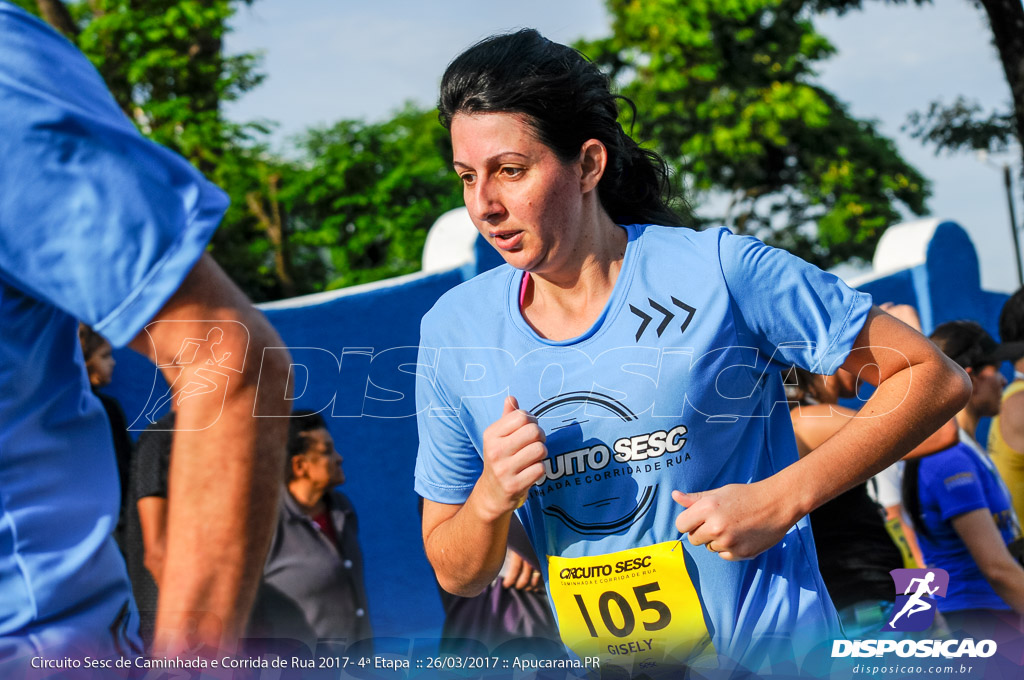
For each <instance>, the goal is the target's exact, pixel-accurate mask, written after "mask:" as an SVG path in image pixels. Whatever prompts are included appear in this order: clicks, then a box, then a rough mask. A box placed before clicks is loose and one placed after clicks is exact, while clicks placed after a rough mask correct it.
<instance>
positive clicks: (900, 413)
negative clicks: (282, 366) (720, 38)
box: [416, 30, 969, 674]
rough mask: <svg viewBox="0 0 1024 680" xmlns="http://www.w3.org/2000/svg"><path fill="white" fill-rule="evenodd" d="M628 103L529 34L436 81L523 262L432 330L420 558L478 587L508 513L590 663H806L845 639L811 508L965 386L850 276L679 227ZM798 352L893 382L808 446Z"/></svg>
mask: <svg viewBox="0 0 1024 680" xmlns="http://www.w3.org/2000/svg"><path fill="white" fill-rule="evenodd" d="M618 99H620V98H619V97H617V96H616V95H613V94H612V93H611V92H610V91H609V86H608V79H607V78H606V77H605V76H604V75H603V74H602V73H601V72H600V71H599V70H598V69H597V68H596V67H595V66H594V65H593V64H592V63H590V62H589V61H587V60H586V59H585V58H584V57H583V56H582V55H581V54H579V53H578V52H576V51H575V50H573V49H571V48H569V47H566V46H564V45H559V44H556V43H553V42H551V41H549V40H547V39H545V38H543V37H542V36H541V35H540V34H538V33H537V32H536V31H533V30H523V31H519V32H517V33H513V34H509V35H499V36H494V37H491V38H488V39H486V40H484V41H483V42H481V43H479V44H477V45H476V46H474V47H472V48H470V49H469V50H467V51H466V52H465V53H463V54H462V55H460V56H459V57H458V58H456V59H455V61H453V62H452V63H451V64H450V65H449V67H448V69H447V71H446V72H445V75H444V77H443V80H442V84H441V95H440V116H441V121H442V123H443V124H444V125H445V126H446V127H448V128H449V130H450V131H451V135H452V144H453V150H454V167H455V171H456V172H457V173H458V174H459V176H460V177H461V178H462V182H463V187H464V196H465V201H466V207H467V208H468V210H469V214H470V216H471V217H472V219H473V222H474V224H475V225H476V227H477V229H478V230H479V231H480V233H481V234H482V235H483V237H484V238H486V239H487V240H488V241H489V242H490V243H491V244H492V245H493V246H494V247H495V248H497V249H498V251H499V252H500V253H501V255H502V257H503V258H504V259H505V262H506V263H507V266H501V267H498V268H496V269H493V270H491V271H489V272H487V273H485V274H482V275H481V276H478V277H476V278H475V279H473V280H472V281H469V282H467V283H465V284H463V285H461V286H459V287H457V288H456V289H454V290H452V291H450V292H449V293H448V294H446V295H445V296H443V297H442V298H441V299H440V300H439V301H438V302H437V304H436V305H435V306H434V308H433V309H432V310H431V311H430V312H429V313H428V314H427V315H426V316H425V317H424V319H423V322H422V329H421V330H422V337H421V348H420V359H419V364H420V367H419V369H418V379H417V399H418V411H419V413H420V417H419V439H420V444H419V446H420V448H419V456H418V459H417V465H416V490H417V492H418V493H419V494H420V495H421V496H423V497H424V498H425V499H426V502H425V505H424V515H423V537H424V543H425V548H426V552H427V556H428V558H429V559H430V561H431V563H432V564H433V566H434V568H435V571H436V573H437V577H438V579H439V581H440V583H441V584H442V586H443V587H444V588H445V589H446V590H448V591H449V592H452V593H456V594H459V595H467V596H468V595H473V594H476V593H477V592H479V591H480V590H481V589H482V588H483V587H485V586H486V585H487V584H488V583H490V582H491V580H492V579H493V578H494V576H495V575H496V574H497V573H498V570H499V569H500V568H501V564H502V561H503V560H504V557H505V549H506V544H507V540H508V535H509V526H510V522H511V519H512V516H513V514H515V515H516V516H517V517H518V519H519V520H520V521H521V522H522V524H523V525H524V527H525V529H526V534H527V535H528V537H529V540H530V542H531V544H532V547H533V549H534V551H535V552H536V554H537V555H538V557H539V559H540V561H541V565H542V567H543V569H544V570H545V575H546V579H545V582H546V585H547V588H548V595H549V597H550V599H551V602H552V605H553V609H554V611H555V615H556V617H557V619H558V624H559V630H560V633H561V635H562V639H563V641H564V642H565V643H566V644H567V646H569V647H570V649H572V650H573V651H574V652H575V653H576V654H577V655H579V656H580V657H599V658H601V659H602V663H603V664H607V663H615V664H617V665H619V666H623V667H626V668H627V670H629V671H631V672H633V673H640V672H643V673H647V674H652V673H656V672H658V671H659V670H660V669H662V668H671V667H673V666H678V665H679V664H688V665H691V664H692V665H700V664H702V663H703V662H704V659H705V658H707V657H710V656H711V655H717V656H718V657H719V661H718V663H719V664H725V665H729V664H735V663H741V664H742V665H743V666H745V667H746V668H751V669H757V668H759V667H761V666H762V665H763V664H765V663H766V660H767V655H768V652H769V650H770V649H774V650H776V651H777V652H778V653H780V654H784V655H791V656H789V657H788V658H795V657H796V658H799V657H800V656H802V655H803V654H804V653H805V652H807V651H808V650H809V649H810V648H811V647H813V646H815V645H827V644H831V643H830V642H828V639H830V638H831V637H835V636H839V635H840V630H839V623H838V619H837V616H836V612H835V609H834V607H833V606H832V604H831V601H830V600H829V598H828V595H827V592H826V590H825V586H824V584H823V583H822V580H821V576H820V574H819V572H818V568H817V563H816V560H815V557H814V545H813V539H812V538H811V532H810V527H809V525H808V522H807V520H806V519H805V515H806V514H807V513H808V512H809V511H811V510H812V509H814V508H816V507H817V506H819V505H820V504H822V503H823V502H825V501H826V500H828V499H829V498H831V497H833V496H835V495H837V494H839V493H841V492H843V491H845V490H846V489H849V488H851V487H852V486H854V485H855V484H858V483H860V482H861V481H863V480H864V479H866V478H867V477H869V476H871V475H872V474H874V473H876V472H877V471H879V470H881V469H882V468H885V467H886V466H888V465H889V464H890V463H892V462H893V461H895V460H896V459H897V458H899V457H900V455H901V454H903V453H905V452H906V451H908V450H909V449H910V448H911V447H912V446H913V445H914V444H916V443H917V442H918V441H920V440H921V439H923V438H924V436H925V435H927V434H928V433H930V432H932V431H934V430H936V429H938V427H939V426H940V425H941V424H942V423H944V422H945V421H946V420H948V419H949V418H950V417H952V415H953V414H954V413H955V412H956V411H957V409H959V408H960V406H962V404H963V402H964V401H965V400H966V398H967V395H968V392H969V386H968V384H967V382H966V378H965V376H964V375H963V373H962V372H961V371H960V370H959V369H957V368H956V366H954V365H953V364H952V363H951V362H949V361H948V360H947V359H946V358H945V357H944V356H942V354H941V353H940V352H938V351H937V350H936V349H935V348H934V347H933V346H932V345H931V344H930V343H929V342H928V341H927V340H926V339H925V338H923V337H921V336H920V335H918V334H916V333H914V332H913V331H912V330H910V329H909V328H907V327H906V326H904V325H903V324H901V323H899V322H897V321H896V320H895V319H893V318H891V317H890V316H888V315H886V314H884V313H881V312H880V311H878V310H876V309H873V308H872V305H871V300H870V298H869V296H867V295H865V294H862V293H859V292H857V291H854V290H851V289H850V288H848V287H846V286H845V285H843V283H842V282H841V281H839V280H838V279H837V278H836V277H834V276H832V275H830V274H827V273H825V272H822V271H820V270H818V269H816V268H815V267H812V266H810V265H808V264H806V263H805V262H803V261H802V260H800V259H798V258H796V257H794V256H792V255H789V254H788V253H786V252H784V251H780V250H775V249H772V248H769V247H767V246H765V245H763V244H762V243H761V242H759V241H757V240H756V239H754V238H751V237H740V236H733V235H731V234H730V233H729V232H728V231H726V230H724V229H715V230H709V231H704V232H696V231H693V230H690V229H685V228H680V227H679V226H678V225H679V224H680V220H679V219H678V218H677V217H676V216H675V214H674V213H673V212H672V210H670V209H669V207H668V206H667V204H666V202H665V199H664V192H663V189H664V187H665V186H666V184H667V180H666V170H665V164H664V162H663V161H662V160H661V159H660V158H659V157H658V156H657V155H655V154H654V153H652V152H650V151H648V150H645V149H642V148H640V147H639V146H638V145H637V144H636V143H635V142H634V141H633V140H632V139H630V137H629V136H628V135H626V134H625V133H624V132H623V130H622V128H621V127H620V126H619V124H618V122H617V121H616V118H617V115H618V107H617V100H618ZM885 347H899V348H900V350H901V351H900V352H895V351H887V350H885V349H884V348H885ZM790 364H797V365H800V366H803V367H805V368H808V369H809V370H812V371H813V372H816V373H831V372H833V371H835V369H836V368H838V367H839V366H843V367H844V368H846V369H847V370H849V371H851V372H852V373H854V374H860V376H861V377H862V378H865V379H868V380H869V381H870V382H873V383H876V384H878V389H877V390H876V393H875V395H874V396H873V397H872V399H870V400H869V401H868V402H867V404H866V405H865V407H864V409H863V410H862V415H864V416H866V417H863V418H854V419H852V420H851V421H850V423H849V425H847V426H846V427H844V428H843V429H842V431H841V432H840V433H838V434H837V435H836V436H835V437H833V438H832V439H831V440H829V441H828V442H826V443H825V444H823V445H822V446H820V447H818V449H817V450H815V451H814V452H813V453H812V454H811V455H808V456H806V457H805V458H803V459H800V460H798V456H797V452H796V446H795V443H794V438H793V430H792V425H791V424H790V420H789V413H788V408H786V405H785V401H786V399H785V395H784V392H783V385H782V380H781V378H780V377H779V372H780V371H781V370H783V369H785V368H787V367H788V366H789V365H790ZM911 373H912V374H913V381H911V379H910V378H911ZM875 416H878V417H875ZM681 535H682V536H685V537H686V539H687V540H685V541H682V540H680V539H681V538H682V536H681ZM776 651H773V652H772V654H773V656H774V655H775V653H776ZM792 655H795V657H794V656H792ZM775 658H778V657H775ZM602 668H604V666H602Z"/></svg>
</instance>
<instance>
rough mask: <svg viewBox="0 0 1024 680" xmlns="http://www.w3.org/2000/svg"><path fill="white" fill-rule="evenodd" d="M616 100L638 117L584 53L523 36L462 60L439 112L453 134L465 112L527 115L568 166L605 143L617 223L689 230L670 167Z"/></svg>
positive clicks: (605, 180)
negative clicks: (626, 126)
mask: <svg viewBox="0 0 1024 680" xmlns="http://www.w3.org/2000/svg"><path fill="white" fill-rule="evenodd" d="M616 100H622V101H624V102H625V103H626V104H627V105H628V106H629V107H630V108H631V109H632V110H633V114H634V116H633V117H634V119H635V118H636V106H635V105H634V104H633V102H632V101H630V100H629V99H627V98H626V97H623V96H621V95H614V94H612V93H611V91H610V90H609V84H608V77H607V76H606V75H604V74H603V73H601V71H600V70H599V69H598V68H597V66H595V65H594V64H593V63H592V62H590V61H589V60H588V59H587V58H586V57H585V56H584V55H583V54H581V53H580V52H578V51H577V50H574V49H572V48H571V47H566V46H565V45H560V44H558V43H555V42H552V41H550V40H548V39H547V38H545V37H544V36H542V35H541V34H540V33H538V32H537V31H535V30H533V29H523V30H520V31H517V32H515V33H507V34H501V35H493V36H491V37H489V38H486V39H484V40H482V41H480V42H478V43H477V44H476V45H473V46H472V47H470V48H469V49H468V50H466V51H465V52H463V53H462V54H460V55H459V56H458V57H456V58H455V60H454V61H452V63H450V64H449V65H448V68H447V70H445V72H444V77H443V78H442V79H441V95H440V99H439V101H438V105H437V108H438V111H439V113H438V118H439V119H440V120H441V124H442V125H444V126H445V128H447V129H448V130H451V124H452V118H453V117H455V115H456V114H459V113H467V114H472V113H519V114H523V115H524V116H526V120H527V121H528V123H529V125H530V126H531V127H532V128H533V130H534V132H535V134H536V135H537V138H538V139H539V140H540V141H541V142H543V143H544V144H545V145H546V146H548V147H549V148H550V149H551V150H552V151H553V152H554V153H555V155H556V156H558V158H559V159H560V160H561V161H562V162H563V163H567V162H569V161H571V160H575V159H576V158H579V155H580V149H581V148H582V146H583V142H585V141H587V140H588V139H597V140H600V141H601V142H602V143H603V144H604V145H605V147H606V148H607V149H608V165H607V167H606V168H605V172H604V175H603V176H602V177H601V181H600V183H599V184H598V196H599V197H600V199H601V205H602V207H604V209H605V211H606V212H607V213H608V215H609V217H611V218H612V220H614V221H615V222H617V223H619V224H635V223H641V224H662V225H667V226H682V220H681V219H680V217H679V215H677V214H676V213H675V211H673V210H672V208H670V207H669V206H668V201H669V200H670V198H671V186H670V184H669V173H668V166H667V165H666V163H665V161H664V160H663V159H662V158H661V156H659V155H658V154H656V153H655V152H653V151H650V150H648V149H642V148H640V146H639V145H637V143H636V142H635V141H633V139H632V138H630V136H629V135H627V134H626V133H625V131H623V129H622V126H621V125H619V123H618V120H617V119H618V114H619V108H618V105H617V104H616Z"/></svg>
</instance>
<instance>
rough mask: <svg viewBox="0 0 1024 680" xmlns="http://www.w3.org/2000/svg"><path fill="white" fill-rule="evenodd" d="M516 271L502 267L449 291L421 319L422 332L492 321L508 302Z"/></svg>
mask: <svg viewBox="0 0 1024 680" xmlns="http://www.w3.org/2000/svg"><path fill="white" fill-rule="evenodd" d="M516 271H517V270H516V269H514V268H513V267H510V266H509V265H507V264H501V265H499V266H497V267H495V268H494V269H489V270H488V271H486V272H483V273H481V274H478V275H476V276H474V277H473V278H471V279H469V280H468V281H463V282H462V283H460V284H459V285H457V286H455V287H454V288H452V289H450V290H448V291H447V292H445V293H444V294H443V295H442V296H441V297H439V298H438V299H437V302H435V303H434V306H433V307H431V308H430V310H429V311H428V312H427V313H426V314H425V315H424V316H423V321H422V323H421V325H420V329H421V332H438V331H440V330H442V329H445V328H450V327H451V325H452V324H462V325H461V328H463V329H464V328H465V324H466V321H467V320H469V319H473V320H477V321H480V320H483V319H489V318H494V317H495V316H496V315H498V314H500V313H501V310H503V309H504V307H505V305H506V304H507V302H508V294H509V286H510V285H511V283H512V279H513V277H514V275H515V273H516ZM458 327H460V326H456V328H458Z"/></svg>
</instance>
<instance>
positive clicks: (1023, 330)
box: [988, 288, 1024, 517]
mask: <svg viewBox="0 0 1024 680" xmlns="http://www.w3.org/2000/svg"><path fill="white" fill-rule="evenodd" d="M999 337H1000V339H1001V340H1002V342H1003V344H1002V345H1001V347H1002V348H1005V349H1006V355H1007V358H1008V359H1009V360H1010V361H1012V362H1013V381H1012V382H1011V383H1010V384H1009V385H1008V386H1007V387H1006V389H1005V390H1004V391H1003V398H1002V403H1001V405H1000V408H999V415H997V416H996V417H995V418H994V419H993V420H992V425H991V427H989V430H988V451H989V455H990V456H991V457H992V462H994V463H995V464H996V468H998V469H999V474H1000V475H1001V476H1002V478H1003V481H1004V482H1006V486H1007V488H1009V490H1010V497H1011V499H1012V502H1013V509H1014V511H1016V513H1017V516H1018V517H1024V288H1021V289H1020V290H1018V291H1017V292H1016V293H1014V294H1013V295H1011V296H1010V299H1009V300H1007V301H1006V304H1005V305H1003V311H1002V313H1001V314H1000V315H999Z"/></svg>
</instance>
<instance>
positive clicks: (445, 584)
mask: <svg viewBox="0 0 1024 680" xmlns="http://www.w3.org/2000/svg"><path fill="white" fill-rule="evenodd" d="M435 575H436V576H437V582H438V584H439V585H440V586H441V587H442V588H443V589H444V591H445V592H446V593H451V594H452V595H457V596H459V597H476V596H477V595H479V594H480V593H482V592H484V588H486V587H487V584H489V583H490V580H487V581H484V582H483V583H474V582H469V581H466V580H463V579H457V578H451V577H450V576H448V575H442V574H441V573H439V572H436V571H435Z"/></svg>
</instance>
